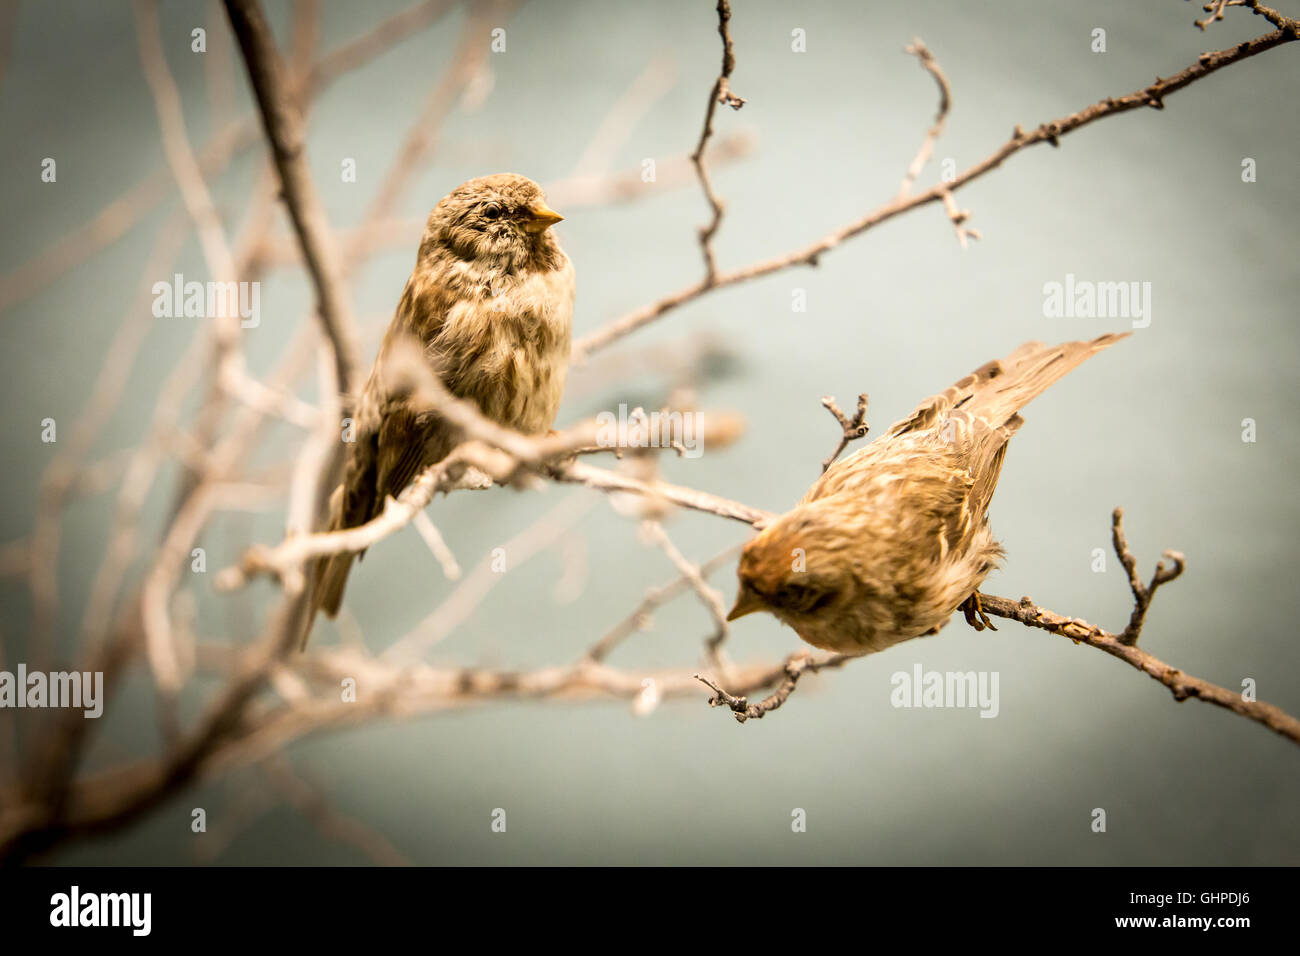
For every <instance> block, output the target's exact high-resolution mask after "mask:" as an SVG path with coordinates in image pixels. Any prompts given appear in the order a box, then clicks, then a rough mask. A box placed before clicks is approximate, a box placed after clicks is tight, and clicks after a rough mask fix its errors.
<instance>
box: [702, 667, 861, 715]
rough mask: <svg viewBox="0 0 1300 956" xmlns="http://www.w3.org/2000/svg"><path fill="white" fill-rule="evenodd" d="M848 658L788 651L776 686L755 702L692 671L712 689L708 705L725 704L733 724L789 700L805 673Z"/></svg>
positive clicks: (771, 709)
mask: <svg viewBox="0 0 1300 956" xmlns="http://www.w3.org/2000/svg"><path fill="white" fill-rule="evenodd" d="M851 660H853V657H852V656H850V655H847V654H836V655H834V656H833V657H827V658H823V659H821V660H816V659H814V658H813V656H812V655H811V654H806V653H799V654H791V655H790V656H789V657H788V658H786V661H785V664H783V665H782V667H781V683H780V684H778V685H777V687H776V690H774V691H772V693H771V694H769V695H768V696H766V697H764V698H763V699H762V700H760V701H759V702H758V703H756V704H751V703H750V702H749V698H747V697H745V696H744V695H743V694H742V695H735V694H729V693H727V691H725V690H723V689H722V688H721V687H719V686H718V685H717V684H716V683H714V682H713V681H712V680H710V679H709V678H707V677H704V676H702V675H700V674H696V675H695V679H696V680H698V681H699V682H700V683H702V684H704V685H705V686H706V687H708V688H709V689H710V690H712V691H713V696H712V697H710V698H709V706H710V707H721V706H726V707H727V708H729V709H730V710H731V715H732V716H733V717H735V718H736V723H738V724H743V723H744V722H745V721H747V720H759V719H761V718H762V717H764V716H765V715H767V714H768V713H770V712H771V711H774V710H776V709H777V708H778V707H780V706H781V705H782V704H784V703H785V702H786V701H787V700H789V699H790V695H791V694H793V693H794V689H795V687H796V686H797V685H798V684H799V678H800V677H802V676H803V675H804V674H805V673H813V674H815V673H817V672H818V671H819V670H823V669H825V668H828V667H842V666H844V664H846V663H847V662H849V661H851Z"/></svg>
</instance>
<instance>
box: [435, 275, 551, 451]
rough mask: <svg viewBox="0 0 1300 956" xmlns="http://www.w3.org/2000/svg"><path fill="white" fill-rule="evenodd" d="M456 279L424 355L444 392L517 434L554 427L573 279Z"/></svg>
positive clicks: (530, 276)
mask: <svg viewBox="0 0 1300 956" xmlns="http://www.w3.org/2000/svg"><path fill="white" fill-rule="evenodd" d="M473 271H474V270H473V267H472V266H466V267H465V273H464V274H462V275H461V276H459V277H458V278H461V279H462V280H468V281H463V282H462V283H455V284H457V285H461V286H462V289H463V291H462V294H461V295H459V296H457V297H456V298H455V299H454V300H453V301H452V302H451V303H450V304H449V306H448V308H447V310H446V313H445V315H444V318H443V322H442V325H441V327H440V328H439V329H438V332H437V334H436V335H435V337H434V338H433V341H432V342H430V349H431V351H433V352H434V353H436V354H437V356H438V358H439V359H440V360H441V361H442V363H443V366H444V368H443V374H444V376H445V379H446V381H447V385H448V387H449V388H450V389H451V390H452V391H453V392H454V393H456V394H457V395H459V396H460V397H462V398H467V399H471V400H472V401H474V402H476V403H477V404H478V406H479V408H480V409H481V410H482V411H483V414H485V415H487V416H488V417H489V418H491V419H493V420H495V421H498V422H500V423H501V424H503V425H507V426H509V427H511V428H516V429H518V430H519V431H522V432H525V433H537V432H544V431H546V429H548V428H550V427H551V425H552V423H554V421H555V415H556V413H557V412H558V411H559V407H560V399H561V398H562V397H563V394H564V381H565V374H566V372H567V370H568V363H569V352H570V349H571V331H570V330H571V326H572V321H573V299H574V291H575V285H574V276H573V266H572V265H571V264H570V262H569V260H568V258H567V257H564V258H563V261H562V263H561V265H560V267H559V268H556V269H531V270H525V271H521V272H516V273H505V274H501V273H498V274H489V275H477V276H474V275H470V274H468V273H470V272H473Z"/></svg>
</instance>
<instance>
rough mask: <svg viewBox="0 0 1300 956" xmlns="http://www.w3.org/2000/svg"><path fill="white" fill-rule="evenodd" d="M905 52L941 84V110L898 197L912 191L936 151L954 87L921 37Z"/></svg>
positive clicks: (905, 49)
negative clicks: (917, 178)
mask: <svg viewBox="0 0 1300 956" xmlns="http://www.w3.org/2000/svg"><path fill="white" fill-rule="evenodd" d="M903 52H904V53H911V54H913V55H914V56H915V57H916V58H917V59H918V60H920V61H921V66H922V67H924V69H925V71H926V72H927V73H929V74H930V75H931V76H933V77H934V81H935V83H937V84H938V85H939V110H938V112H937V113H936V114H935V117H934V123H933V124H932V125H931V126H930V128H929V129H928V130H926V133H925V139H923V140H922V141H921V146H920V148H919V149H918V150H917V151H916V156H915V157H914V158H913V160H912V162H911V165H909V166H908V167H907V172H906V173H905V174H904V175H903V182H902V183H901V184H900V185H899V187H898V196H897V198H902V197H903V196H906V195H907V194H908V193H909V192H911V189H912V184H913V183H914V182H916V177H917V176H919V175H921V170H922V169H924V168H925V164H926V163H928V162H929V161H930V156H931V155H933V153H934V144H935V143H936V142H938V141H939V137H940V136H942V135H943V127H944V124H945V123H946V122H947V121H948V111H949V110H950V109H951V108H952V89H951V87H949V85H948V77H946V76H945V75H944V73H943V70H942V69H941V68H940V67H939V61H938V60H936V59H935V58H934V54H933V53H931V52H930V49H929V47H927V46H926V45H925V44H924V43H922V42H921V38H920V37H914V38H913V39H912V45H911V46H908V47H904V48H903Z"/></svg>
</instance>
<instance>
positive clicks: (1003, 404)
mask: <svg viewBox="0 0 1300 956" xmlns="http://www.w3.org/2000/svg"><path fill="white" fill-rule="evenodd" d="M1130 334H1131V333H1129V332H1120V333H1107V334H1106V335H1101V336H1098V337H1097V338H1095V339H1092V340H1090V341H1086V342H1082V341H1081V342H1063V343H1062V344H1060V345H1044V344H1043V343H1042V342H1026V343H1025V344H1024V345H1022V346H1020V347H1019V348H1018V349H1016V350H1015V351H1014V352H1012V353H1011V354H1010V355H1008V356H1006V357H1005V358H1002V359H995V360H994V361H992V362H988V363H986V364H984V365H981V366H980V367H979V368H977V369H976V370H975V371H973V372H971V373H970V374H969V375H967V376H966V377H965V378H963V379H961V380H960V381H958V382H956V383H954V384H953V385H951V386H949V387H948V388H947V389H945V390H944V391H943V392H941V393H940V394H938V395H933V396H931V397H930V398H927V399H926V400H925V401H924V402H922V403H921V404H920V405H919V406H917V408H916V410H915V411H914V412H912V414H911V415H909V416H908V417H907V418H904V419H903V420H902V421H899V422H897V423H895V424H894V426H893V427H892V428H891V429H890V434H892V435H901V434H904V433H905V432H912V431H920V430H928V429H931V428H936V427H939V426H941V424H942V422H943V420H944V419H945V418H946V417H948V416H949V415H950V414H951V415H957V414H958V413H959V414H960V417H962V418H965V419H967V420H969V421H978V422H980V423H981V424H982V425H984V426H987V427H988V428H990V429H993V430H1005V431H1006V433H1007V434H1008V435H1009V433H1010V432H1014V431H1015V430H1016V429H1017V428H1019V427H1020V425H1021V423H1022V420H1021V419H1020V416H1019V415H1018V414H1017V413H1018V412H1019V411H1020V410H1021V409H1022V408H1024V407H1025V406H1026V405H1028V404H1029V403H1030V402H1031V401H1033V400H1034V399H1035V398H1037V397H1038V396H1039V395H1041V394H1042V393H1043V392H1044V391H1046V390H1047V387H1048V386H1049V385H1051V384H1052V383H1053V382H1055V381H1056V380H1057V379H1059V378H1060V377H1061V376H1063V375H1064V374H1065V373H1066V372H1069V371H1070V370H1071V369H1074V368H1077V367H1078V366H1079V365H1080V364H1081V363H1082V362H1084V361H1085V360H1086V359H1089V358H1091V357H1092V356H1094V355H1096V354H1097V353H1098V352H1100V351H1101V350H1102V349H1104V348H1108V347H1109V346H1111V345H1114V344H1115V343H1116V342H1118V341H1119V340H1120V339H1122V338H1126V337H1128V336H1129V335H1130Z"/></svg>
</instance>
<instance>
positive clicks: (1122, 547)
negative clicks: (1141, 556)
mask: <svg viewBox="0 0 1300 956" xmlns="http://www.w3.org/2000/svg"><path fill="white" fill-rule="evenodd" d="M1110 534H1111V542H1112V543H1113V544H1114V546H1115V554H1116V555H1117V556H1118V557H1119V560H1120V563H1121V564H1122V565H1124V570H1125V571H1126V572H1128V585H1129V590H1131V591H1132V592H1133V614H1132V615H1131V616H1130V617H1129V622H1128V626H1127V627H1126V628H1124V632H1123V633H1122V634H1121V635H1120V640H1122V641H1123V642H1124V643H1125V644H1129V645H1132V644H1136V643H1137V640H1138V637H1139V636H1140V635H1141V633H1142V624H1143V623H1144V622H1145V621H1146V616H1147V609H1148V608H1150V607H1151V599H1152V598H1153V597H1155V596H1156V589H1157V588H1158V587H1160V585H1162V584H1168V583H1169V582H1170V581H1172V580H1174V578H1176V577H1178V576H1179V575H1180V574H1182V573H1183V571H1184V570H1185V569H1186V567H1187V562H1186V560H1185V559H1184V558H1183V556H1182V555H1181V554H1180V553H1179V552H1177V551H1166V552H1165V555H1164V556H1165V557H1166V558H1168V559H1169V560H1170V561H1172V562H1173V566H1172V567H1166V566H1165V563H1164V561H1157V562H1156V570H1155V572H1154V573H1153V574H1152V575H1151V583H1150V584H1149V585H1148V584H1143V583H1142V578H1141V577H1140V576H1139V575H1138V569H1137V558H1135V557H1134V556H1133V552H1132V551H1130V550H1129V547H1128V539H1127V538H1125V536H1124V509H1123V508H1116V509H1115V511H1114V513H1113V514H1112V515H1111V527H1110Z"/></svg>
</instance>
